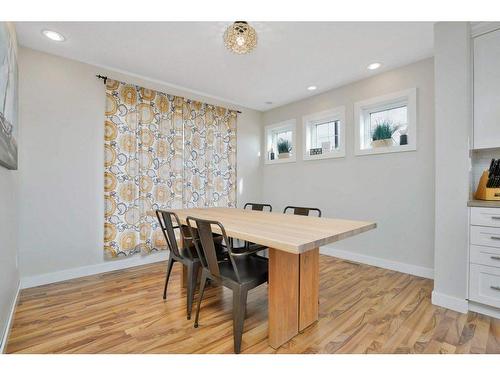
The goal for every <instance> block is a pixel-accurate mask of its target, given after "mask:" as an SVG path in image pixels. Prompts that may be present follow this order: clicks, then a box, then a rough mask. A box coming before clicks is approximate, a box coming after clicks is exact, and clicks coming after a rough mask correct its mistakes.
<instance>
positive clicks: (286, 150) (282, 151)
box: [277, 138, 292, 159]
mask: <svg viewBox="0 0 500 375" xmlns="http://www.w3.org/2000/svg"><path fill="white" fill-rule="evenodd" d="M277 146H278V159H286V158H289V157H290V151H292V145H291V144H290V141H289V140H288V139H283V138H280V139H278V144H277Z"/></svg>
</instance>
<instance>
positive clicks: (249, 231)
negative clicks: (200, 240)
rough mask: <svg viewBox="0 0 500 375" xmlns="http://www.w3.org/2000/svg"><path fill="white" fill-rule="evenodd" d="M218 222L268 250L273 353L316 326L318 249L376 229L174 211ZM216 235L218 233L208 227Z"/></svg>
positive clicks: (362, 224)
mask: <svg viewBox="0 0 500 375" xmlns="http://www.w3.org/2000/svg"><path fill="white" fill-rule="evenodd" d="M173 211H174V212H175V213H177V215H178V216H179V219H180V221H181V224H183V225H186V224H187V223H186V218H187V217H188V216H193V217H197V218H202V219H208V220H216V221H219V222H220V223H221V224H222V225H223V226H224V229H225V230H226V234H227V235H228V236H229V237H233V238H238V239H240V240H245V241H249V242H253V243H256V244H260V245H264V246H267V247H268V248H269V289H268V301H269V302H268V310H269V311H268V313H269V314H268V315H269V318H268V319H269V324H268V327H269V328H268V330H269V337H268V341H269V345H270V346H272V347H273V348H275V349H277V348H278V347H280V346H281V345H283V344H284V343H286V342H287V341H289V340H290V339H292V338H293V337H294V336H296V335H297V334H298V333H299V332H302V331H303V330H304V329H305V328H307V327H308V326H310V325H311V324H313V323H314V322H316V321H317V320H318V310H319V247H320V246H324V245H327V244H329V243H332V242H336V241H340V240H342V239H345V238H348V237H352V236H355V235H358V234H361V233H363V232H366V231H368V230H370V229H374V228H376V226H377V225H376V223H374V222H366V221H354V220H343V219H334V218H325V217H321V218H320V217H312V216H299V215H289V214H282V213H275V212H263V211H252V210H244V209H239V208H189V209H178V210H173ZM213 230H214V232H215V233H219V234H220V229H219V228H218V227H213Z"/></svg>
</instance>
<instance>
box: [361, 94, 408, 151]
mask: <svg viewBox="0 0 500 375" xmlns="http://www.w3.org/2000/svg"><path fill="white" fill-rule="evenodd" d="M403 105H406V110H407V116H408V122H407V123H408V126H407V132H406V134H408V144H406V145H393V146H390V147H376V148H366V149H363V148H362V144H361V142H362V141H363V139H362V137H364V136H366V132H367V131H369V130H367V129H370V124H369V121H370V114H371V113H373V112H379V111H384V110H389V109H395V108H400V107H402V106H403ZM354 125H355V129H354V142H355V144H354V152H355V154H356V155H358V156H361V155H371V154H387V153H393V152H405V151H416V150H417V89H416V88H411V89H407V90H402V91H398V92H393V93H390V94H387V95H382V96H377V97H374V98H370V99H366V100H362V101H358V102H356V103H355V104H354ZM363 133H365V134H364V136H362V134H363Z"/></svg>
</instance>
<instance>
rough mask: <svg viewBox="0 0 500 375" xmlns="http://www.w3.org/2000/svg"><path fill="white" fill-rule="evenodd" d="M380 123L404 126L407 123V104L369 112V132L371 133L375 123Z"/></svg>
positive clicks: (375, 125)
mask: <svg viewBox="0 0 500 375" xmlns="http://www.w3.org/2000/svg"><path fill="white" fill-rule="evenodd" d="M381 123H389V124H390V125H391V126H393V127H398V128H402V127H406V126H407V123H408V108H407V106H403V107H399V108H391V109H387V110H385V111H378V112H372V113H370V130H371V133H373V131H374V130H375V128H376V127H377V125H378V124H381Z"/></svg>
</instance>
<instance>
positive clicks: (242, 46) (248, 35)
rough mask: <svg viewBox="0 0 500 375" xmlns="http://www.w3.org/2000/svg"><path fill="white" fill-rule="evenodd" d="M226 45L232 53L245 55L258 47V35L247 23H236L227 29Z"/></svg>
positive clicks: (225, 35)
mask: <svg viewBox="0 0 500 375" xmlns="http://www.w3.org/2000/svg"><path fill="white" fill-rule="evenodd" d="M224 44H225V45H226V47H227V49H228V50H230V51H231V52H234V53H237V54H238V55H243V54H245V53H250V52H251V51H252V50H253V49H254V48H255V47H256V46H257V33H256V32H255V29H254V28H253V27H252V26H250V25H249V24H248V23H247V22H245V21H236V22H235V23H233V24H232V25H231V26H229V27H228V28H227V29H226V32H225V33H224Z"/></svg>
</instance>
